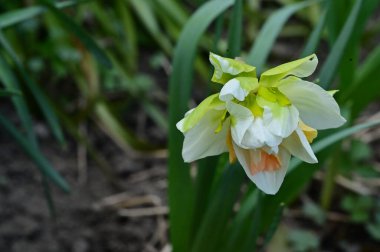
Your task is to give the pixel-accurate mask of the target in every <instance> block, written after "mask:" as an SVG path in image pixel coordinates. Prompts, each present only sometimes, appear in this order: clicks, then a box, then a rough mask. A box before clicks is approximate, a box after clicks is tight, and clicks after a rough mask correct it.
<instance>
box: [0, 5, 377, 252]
mask: <svg viewBox="0 0 380 252" xmlns="http://www.w3.org/2000/svg"><path fill="white" fill-rule="evenodd" d="M38 3H40V4H34V5H26V4H24V3H21V2H20V3H16V2H8V3H2V4H0V9H1V10H4V12H2V14H0V29H1V30H0V81H1V84H2V85H3V88H1V89H0V97H1V99H9V100H10V101H11V102H12V104H13V106H14V108H15V110H16V112H17V115H18V117H19V120H20V122H21V125H20V127H16V125H14V123H11V120H9V119H8V118H7V117H5V116H3V115H1V116H0V125H1V126H2V127H3V128H4V129H5V130H6V132H8V133H9V134H10V135H11V136H12V137H13V139H14V140H15V142H16V143H17V144H19V146H20V148H21V149H22V150H24V151H25V152H26V153H27V155H29V157H30V158H31V159H33V160H34V162H35V163H36V164H37V167H38V168H39V169H40V171H41V173H42V174H43V175H44V176H43V187H44V190H45V195H46V198H47V200H48V204H49V206H50V209H51V210H52V211H53V209H54V207H53V201H54V200H53V197H52V196H53V195H52V194H51V192H50V189H49V183H48V182H47V181H51V182H52V183H54V184H55V185H57V186H58V187H60V188H61V189H63V190H64V191H69V185H68V184H67V182H66V181H65V180H64V179H63V178H62V177H61V176H60V175H59V174H58V173H57V172H56V170H55V169H54V168H53V167H52V165H51V164H50V163H49V161H48V160H47V159H46V157H45V156H44V155H43V154H42V153H41V151H40V150H39V144H38V139H37V137H36V134H35V132H34V131H33V118H34V117H36V116H39V115H40V114H41V115H42V117H43V118H44V120H45V121H46V123H47V124H48V125H49V128H50V130H51V132H52V134H53V135H54V137H55V138H56V139H57V141H58V142H59V143H61V145H64V143H65V137H64V133H67V134H69V135H70V136H71V137H73V138H74V139H76V140H77V141H78V142H79V143H81V144H82V145H84V146H86V147H87V148H88V152H89V155H91V157H93V158H94V160H96V161H97V163H98V164H99V165H100V166H101V167H102V171H103V172H104V173H105V175H106V176H107V178H109V179H110V180H111V181H113V178H114V176H113V172H112V168H110V167H111V166H110V165H109V164H108V163H107V161H106V159H105V158H104V157H103V156H102V155H101V154H100V153H99V152H98V151H97V149H96V146H93V145H91V143H90V142H91V141H88V140H87V139H86V135H84V134H82V133H81V132H79V131H78V130H77V129H78V128H81V126H83V125H86V124H88V123H89V122H96V125H97V126H98V127H99V128H100V129H102V130H103V131H104V132H105V133H106V134H107V135H108V136H109V137H110V138H111V139H112V140H113V141H114V142H115V143H117V144H118V146H120V147H121V148H122V149H123V150H124V151H125V152H126V153H128V154H129V153H135V152H141V153H142V155H149V154H150V153H151V151H155V150H157V149H159V148H161V147H162V146H156V144H154V143H151V142H150V141H149V139H143V138H141V137H140V136H138V134H137V133H136V132H134V130H133V127H134V126H131V125H126V124H127V123H125V121H124V119H125V117H126V116H125V115H127V117H129V115H130V113H131V112H132V111H134V110H135V109H136V106H138V108H140V109H141V110H142V111H143V112H144V113H145V114H146V115H147V117H148V118H149V119H150V120H151V121H152V122H153V123H154V124H155V125H156V126H157V127H158V128H159V129H160V130H161V133H162V134H163V135H164V137H165V136H166V135H165V134H166V133H167V134H168V137H169V141H168V149H169V153H170V154H169V160H168V168H169V175H168V176H169V178H168V180H169V189H168V190H169V206H170V216H169V219H170V239H171V243H172V246H173V250H174V252H177V251H180V252H191V251H192V252H203V251H204V252H213V251H221V252H231V251H243V252H244V251H247V252H248V251H255V250H256V249H257V248H258V245H257V244H258V242H257V241H259V240H260V239H259V238H262V239H261V241H263V243H261V248H262V249H265V248H266V247H267V246H268V244H269V243H270V241H271V239H272V237H273V236H274V234H275V232H276V229H277V227H278V226H279V225H280V222H281V217H282V214H283V211H284V210H286V209H285V208H286V206H289V205H290V204H291V203H292V202H293V201H294V200H296V199H297V198H298V197H299V195H300V194H301V193H302V192H303V191H304V189H305V188H306V187H307V185H308V184H309V182H310V181H311V179H312V177H313V175H314V174H315V172H316V171H318V170H322V171H323V168H324V167H328V169H329V170H328V171H327V172H324V174H326V177H325V180H324V182H323V183H324V185H323V188H324V189H323V190H322V196H321V198H322V206H319V205H317V204H315V203H313V202H308V203H306V204H305V205H304V206H303V213H304V214H305V215H306V216H307V217H309V218H311V219H313V220H314V221H315V222H316V223H317V224H318V225H322V224H323V223H325V221H326V218H327V215H326V212H324V211H325V210H328V208H329V202H331V199H332V198H333V194H334V193H335V191H334V187H335V179H336V176H338V175H339V176H345V177H346V178H348V179H351V178H353V177H355V176H360V177H362V178H369V177H379V173H378V171H376V168H375V167H374V165H372V164H371V158H372V156H373V154H374V151H373V149H372V148H371V146H370V145H369V144H367V143H364V142H362V141H359V140H347V139H348V138H350V137H351V136H352V135H353V134H355V133H357V132H360V131H362V130H364V129H367V128H371V127H375V126H378V125H379V124H380V121H378V120H371V121H365V122H363V123H361V124H358V123H356V119H357V118H358V116H359V115H360V114H361V113H362V112H363V110H364V109H365V108H366V107H367V105H368V104H370V103H372V102H373V101H375V100H376V98H378V97H379V95H380V92H379V88H378V80H379V79H380V76H379V74H380V72H379V71H378V69H379V67H380V47H379V46H377V44H376V43H375V42H374V41H375V39H374V37H375V36H374V34H376V31H378V30H379V29H378V28H376V27H374V28H373V27H372V28H371V27H370V28H371V29H372V32H368V31H367V30H366V29H367V27H368V20H369V19H370V18H371V17H372V15H373V13H374V11H375V10H376V8H377V7H378V6H379V3H380V1H378V0H373V1H364V0H357V1H345V0H336V1H335V0H334V1H323V0H308V1H293V0H287V1H285V0H283V1H280V3H281V4H280V5H279V7H278V8H276V9H275V10H273V11H268V10H267V9H266V8H265V7H263V6H265V4H262V5H261V4H258V2H255V1H251V2H249V3H248V2H247V1H243V0H212V1H195V2H191V3H190V1H188V2H186V3H185V4H184V3H182V2H180V1H175V0H147V1H140V0H128V1H113V2H112V1H111V2H110V3H108V2H105V1H60V2H59V3H55V4H53V1H39V2H38ZM189 6H190V8H189ZM274 6H277V3H276V4H275V5H274ZM193 10H195V11H194V13H193V14H191V15H190V14H189V13H192V11H193ZM312 13H314V15H311V14H312ZM309 14H310V15H309ZM294 17H295V18H294ZM288 20H290V21H291V22H289V23H288ZM294 23H295V24H294ZM20 38H24V39H20ZM278 38H280V39H282V38H285V40H284V41H287V39H289V41H292V40H291V39H295V40H297V42H298V41H304V46H303V47H300V48H303V50H299V51H296V52H282V51H284V50H282V51H281V50H278V48H276V47H275V45H276V40H277V39H278ZM364 38H365V39H364ZM326 42H327V43H326ZM320 44H324V45H327V44H328V45H330V48H329V49H328V50H327V51H325V48H319V45H320ZM297 46H298V44H297ZM322 50H324V51H322ZM210 51H212V52H216V53H220V54H221V55H223V56H226V57H231V58H234V57H243V58H244V56H246V57H245V59H246V61H247V62H248V63H249V64H252V65H254V66H255V67H256V68H257V72H258V73H260V72H262V71H263V70H265V68H266V66H267V65H269V64H271V62H268V58H270V56H273V58H276V59H281V60H282V58H283V57H294V58H297V57H298V55H297V54H298V53H300V56H306V55H310V54H312V53H314V52H315V53H317V55H321V57H320V59H321V62H322V64H320V67H319V74H318V73H317V75H316V76H315V77H316V78H317V79H318V80H319V82H320V83H321V86H323V87H331V88H333V89H339V90H340V92H338V93H337V94H336V99H337V100H338V101H339V103H340V105H341V107H342V108H343V109H342V110H343V111H344V112H345V113H346V114H347V115H350V116H347V118H348V119H349V120H348V123H347V125H346V127H345V128H343V129H338V130H330V131H327V132H324V133H322V134H320V137H319V138H318V139H317V140H316V142H315V143H314V144H313V146H312V148H313V150H314V151H315V152H316V153H318V159H319V164H316V165H310V164H305V163H301V162H300V161H299V160H297V159H293V160H292V162H291V165H290V167H289V171H288V174H287V176H286V178H285V181H284V183H283V185H282V187H281V189H280V191H279V192H278V193H277V195H275V196H267V195H263V194H261V193H260V192H258V190H257V189H256V188H255V187H254V186H253V185H252V184H251V183H250V182H248V181H247V179H245V175H244V173H243V170H242V168H241V167H240V166H239V165H238V164H235V165H229V164H227V158H226V156H222V157H221V158H219V157H212V158H206V159H204V160H201V161H199V162H197V163H196V164H194V165H191V166H190V165H188V164H184V163H183V160H182V157H181V149H182V142H183V137H182V134H181V133H180V132H179V131H178V130H177V129H176V127H175V124H176V123H177V122H178V121H179V120H180V119H181V118H182V117H183V115H184V114H185V112H186V111H187V110H188V109H189V107H188V105H189V101H190V99H191V94H192V90H196V91H197V92H195V93H196V94H197V95H198V94H202V97H206V96H207V95H208V93H209V91H210V90H218V89H219V88H220V85H213V84H209V79H211V78H209V73H210V72H211V71H210V67H209V64H207V65H206V64H205V62H206V61H207V54H208V53H209V52H210ZM363 52H364V53H363ZM363 55H364V56H365V57H363ZM366 55H368V56H366ZM362 58H363V61H361V60H359V59H362ZM289 60H291V59H289ZM170 61H171V63H170ZM150 65H152V67H151V66H150ZM151 69H154V71H156V72H157V73H158V74H154V75H151V73H150V71H151ZM161 75H163V76H165V77H166V75H170V81H169V96H168V97H167V95H166V93H165V91H164V90H165V88H166V86H165V83H161V82H162V80H161V79H162V78H161ZM205 80H207V81H205ZM194 81H196V82H197V84H198V85H197V86H194V88H193V82H194ZM61 89H62V90H63V91H62V95H59V96H58V97H57V96H56V93H55V92H54V91H52V90H61ZM66 89H69V92H68V93H65V92H66V91H65V90H66ZM73 94H75V95H73ZM74 96H75V97H74ZM115 97H116V98H115ZM167 99H168V100H169V101H168V106H169V107H168V119H167V116H166V115H165V112H164V109H165V106H166V105H167V104H166V100H167ZM197 99H198V97H197ZM78 103H79V104H81V106H78V105H77V104H78ZM67 108H74V109H67ZM132 120H133V119H130V118H127V119H126V121H128V123H129V122H130V121H132ZM342 141H344V144H343V145H342V144H340V143H341V142H342ZM141 153H139V154H141ZM334 154H339V155H334ZM343 155H344V156H347V158H342V159H339V157H337V156H343ZM3 180H4V179H3V178H0V183H5V182H1V181H3ZM376 204H377V203H376V202H375V201H374V200H373V198H372V197H369V196H368V197H362V196H355V195H354V196H348V197H344V198H343V201H342V208H343V209H344V210H345V211H347V213H349V215H350V217H351V220H352V221H354V222H357V223H362V224H365V225H366V228H367V231H368V232H369V234H371V235H372V237H373V238H374V239H380V217H379V216H378V215H374V216H373V214H372V210H373V209H377V205H376ZM322 209H324V210H322ZM370 221H372V222H370ZM289 242H290V243H291V244H292V245H293V248H294V250H295V251H308V250H317V249H318V244H319V240H318V238H317V237H316V235H315V234H313V233H311V232H306V231H303V230H298V231H294V232H291V233H290V235H289Z"/></svg>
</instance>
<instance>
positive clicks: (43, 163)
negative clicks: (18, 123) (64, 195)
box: [0, 115, 70, 192]
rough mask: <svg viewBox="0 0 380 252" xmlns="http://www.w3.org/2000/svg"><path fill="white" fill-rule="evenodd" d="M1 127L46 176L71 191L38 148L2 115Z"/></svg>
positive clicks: (0, 118) (63, 188) (0, 119)
mask: <svg viewBox="0 0 380 252" xmlns="http://www.w3.org/2000/svg"><path fill="white" fill-rule="evenodd" d="M0 125H1V126H2V127H3V128H4V130H6V131H7V132H8V133H9V134H10V135H11V136H12V137H13V138H14V139H15V141H16V142H17V143H18V144H19V145H20V147H21V148H22V149H23V150H24V151H25V152H26V154H28V155H29V157H30V158H31V159H33V161H34V162H35V163H36V164H37V167H38V168H39V169H40V170H41V172H42V173H43V175H44V176H46V177H47V178H49V179H50V180H51V181H52V182H53V183H54V184H56V185H57V186H58V187H59V188H61V189H62V190H63V191H65V192H69V191H70V186H69V185H68V184H67V182H66V180H65V179H64V178H62V177H61V175H59V173H58V172H57V171H55V170H54V168H53V167H52V166H51V165H50V163H49V161H48V160H47V159H46V158H45V157H44V155H43V154H42V153H41V152H40V151H39V150H38V148H35V146H34V145H33V144H31V143H30V142H29V141H27V140H26V139H25V138H24V136H23V135H22V134H21V133H20V132H19V131H18V130H17V129H16V127H15V126H14V125H13V124H12V123H11V122H9V121H8V119H6V118H5V117H3V116H2V115H0Z"/></svg>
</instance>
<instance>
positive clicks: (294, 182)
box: [261, 120, 380, 226]
mask: <svg viewBox="0 0 380 252" xmlns="http://www.w3.org/2000/svg"><path fill="white" fill-rule="evenodd" d="M377 125H380V120H377V121H371V122H366V123H363V124H359V125H356V126H353V127H350V128H346V129H343V130H340V131H338V132H336V133H333V134H331V135H329V136H327V137H325V138H323V139H322V140H319V141H318V142H316V143H315V144H313V145H312V148H313V151H314V152H315V153H318V152H320V151H322V150H324V149H325V148H327V147H329V146H331V145H332V144H335V143H337V142H339V141H341V140H343V139H345V138H347V137H349V136H351V135H353V134H355V133H357V132H359V131H361V130H364V129H367V128H370V127H374V126H377ZM319 168H320V167H319V165H318V164H315V165H312V164H307V163H304V162H302V161H300V160H299V159H296V158H293V159H292V160H291V162H290V165H289V169H288V173H287V175H286V177H285V180H284V183H283V184H282V186H281V188H280V190H279V192H278V193H277V194H276V195H275V196H269V195H267V196H266V197H265V198H264V202H263V207H264V211H263V212H264V216H263V218H262V220H261V221H262V222H263V226H266V225H268V224H269V223H270V222H271V220H272V218H273V216H274V213H275V210H276V209H277V207H278V206H279V204H280V203H281V202H284V203H286V204H287V203H289V202H291V201H292V200H294V198H295V197H297V195H299V193H300V192H301V191H302V189H304V188H305V186H306V184H307V183H308V182H309V181H310V180H311V178H312V177H313V174H314V173H315V172H316V171H317V170H318V169H319Z"/></svg>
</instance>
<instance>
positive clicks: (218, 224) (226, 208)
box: [191, 164, 245, 252]
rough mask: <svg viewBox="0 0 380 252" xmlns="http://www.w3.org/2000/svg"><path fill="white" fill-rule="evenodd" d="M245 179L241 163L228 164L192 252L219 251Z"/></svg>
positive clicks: (211, 200)
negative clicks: (222, 237)
mask: <svg viewBox="0 0 380 252" xmlns="http://www.w3.org/2000/svg"><path fill="white" fill-rule="evenodd" d="M244 179H245V174H244V172H243V169H242V168H241V166H240V165H238V164H235V165H231V166H230V165H227V167H226V170H225V172H224V174H223V176H222V179H221V180H220V182H219V184H218V185H217V187H216V188H217V189H216V190H217V191H216V192H215V194H214V195H213V197H212V198H211V199H210V203H209V205H210V206H209V207H208V209H207V212H206V213H205V217H204V221H203V222H202V223H201V226H200V227H199V230H198V232H197V236H196V238H195V240H194V244H193V248H192V250H191V251H192V252H208V251H218V247H219V246H220V244H221V234H222V232H223V230H224V229H225V228H226V226H227V224H228V219H229V218H230V216H231V214H232V212H233V206H234V204H235V201H236V198H237V196H238V193H239V191H240V186H239V185H240V184H241V183H242V181H243V180H244Z"/></svg>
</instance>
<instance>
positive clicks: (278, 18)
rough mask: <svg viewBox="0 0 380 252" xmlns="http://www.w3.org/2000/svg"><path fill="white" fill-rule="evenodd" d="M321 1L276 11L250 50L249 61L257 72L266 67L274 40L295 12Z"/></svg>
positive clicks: (312, 1) (311, 0) (307, 2)
mask: <svg viewBox="0 0 380 252" xmlns="http://www.w3.org/2000/svg"><path fill="white" fill-rule="evenodd" d="M316 2H320V1H319V0H309V1H304V2H301V3H296V4H292V5H288V6H286V7H283V8H282V9H280V10H278V11H276V12H274V13H273V14H272V15H271V16H270V18H269V19H268V21H266V22H265V24H264V26H263V28H262V29H261V30H260V33H259V35H258V36H257V38H256V41H255V43H254V45H253V47H252V49H251V50H250V52H249V54H248V57H247V62H248V63H250V64H251V65H254V66H255V67H256V69H257V72H258V73H260V72H261V71H262V69H263V67H264V64H265V62H266V60H267V58H268V56H269V53H270V51H271V49H272V46H273V44H274V41H275V40H276V38H277V37H278V35H279V34H280V31H281V30H282V27H283V26H284V24H285V23H286V21H287V20H288V19H289V17H290V16H291V15H293V14H294V13H295V12H297V11H299V10H301V9H303V8H305V7H307V6H309V5H311V4H313V3H316Z"/></svg>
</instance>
